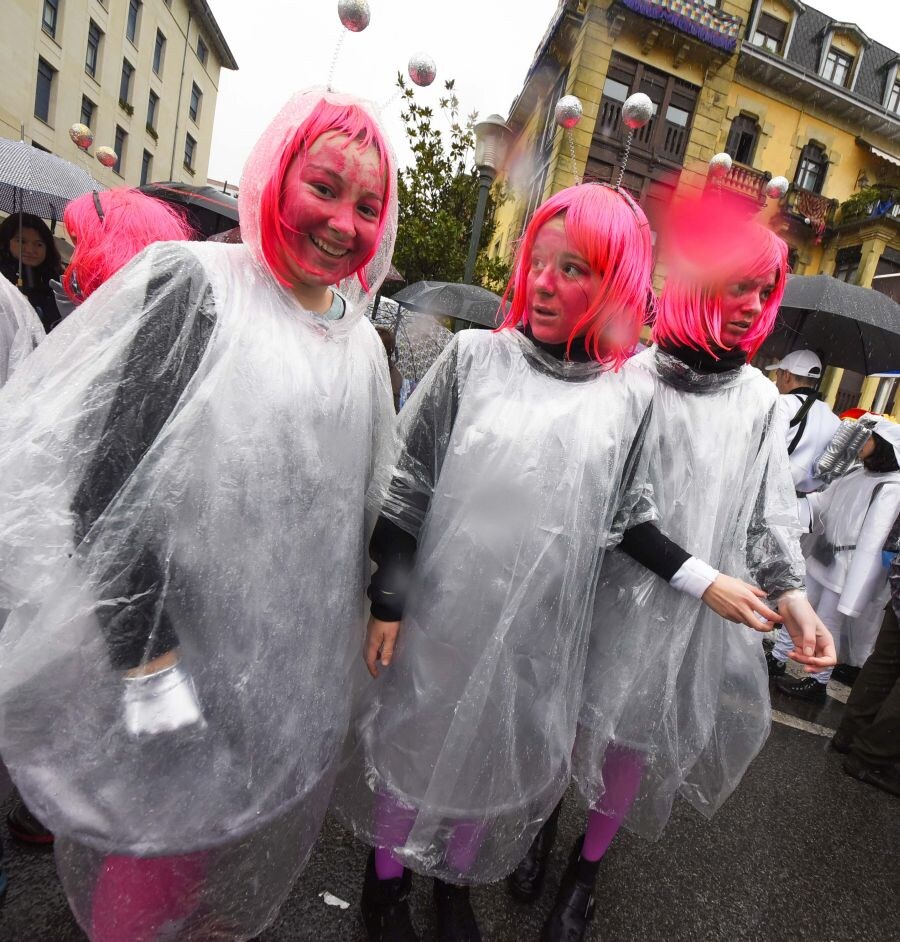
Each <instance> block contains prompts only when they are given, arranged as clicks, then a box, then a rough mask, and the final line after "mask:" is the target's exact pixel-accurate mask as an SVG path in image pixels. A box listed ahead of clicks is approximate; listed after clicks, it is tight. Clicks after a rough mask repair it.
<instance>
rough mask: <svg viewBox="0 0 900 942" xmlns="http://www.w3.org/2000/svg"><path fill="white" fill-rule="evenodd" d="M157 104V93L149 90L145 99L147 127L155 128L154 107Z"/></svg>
mask: <svg viewBox="0 0 900 942" xmlns="http://www.w3.org/2000/svg"><path fill="white" fill-rule="evenodd" d="M158 105H159V95H157V94H156V92H154V91H151V92H150V97H149V98H148V99H147V127H148V128H150V129H151V130H153V131H155V130H156V108H157V106H158Z"/></svg>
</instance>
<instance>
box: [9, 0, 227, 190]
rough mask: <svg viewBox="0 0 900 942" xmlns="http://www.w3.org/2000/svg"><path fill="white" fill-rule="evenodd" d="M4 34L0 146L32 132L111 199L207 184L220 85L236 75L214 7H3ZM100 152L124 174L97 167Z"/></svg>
mask: <svg viewBox="0 0 900 942" xmlns="http://www.w3.org/2000/svg"><path fill="white" fill-rule="evenodd" d="M3 31H4V38H3V43H4V56H3V59H4V61H3V76H4V79H3V83H2V85H0V136H2V137H7V138H14V139H18V138H19V136H20V133H21V131H22V129H23V128H24V135H25V140H26V141H29V142H31V143H33V144H35V145H36V146H38V147H41V148H43V149H45V150H48V151H52V152H53V153H55V154H57V155H59V156H60V157H64V158H66V159H67V160H70V161H72V162H74V163H78V164H79V165H80V166H82V167H84V168H85V169H86V170H88V171H89V172H90V173H91V174H92V175H93V176H94V177H95V178H96V179H97V180H99V181H100V182H101V183H103V184H105V185H106V186H110V187H112V186H122V185H123V184H129V185H132V186H138V185H140V184H141V183H143V182H147V181H149V180H182V181H185V182H191V183H205V182H206V172H207V167H208V163H209V151H210V142H211V139H212V127H213V119H214V117H215V110H216V97H217V95H218V89H219V74H220V72H221V70H222V69H223V68H226V69H236V68H237V63H236V62H235V59H234V56H233V55H232V53H231V51H230V50H229V48H228V44H227V43H226V42H225V38H224V36H223V35H222V32H221V30H220V29H219V26H218V24H217V23H216V20H215V18H214V17H213V15H212V11H211V10H210V8H209V5H208V4H207V3H206V0H3ZM76 122H81V123H83V124H87V125H88V126H89V127H90V128H91V130H92V131H93V132H94V147H92V148H91V149H90V151H89V153H88V154H85V153H82V152H81V151H79V150H78V148H77V147H76V146H75V145H74V144H73V143H72V141H71V140H70V138H69V128H70V127H71V125H72V124H74V123H76ZM101 145H107V146H109V147H112V148H114V149H115V151H116V153H117V154H118V155H119V162H118V163H117V164H116V166H115V167H113V168H111V169H109V168H106V167H103V166H102V165H101V164H100V163H99V162H98V161H97V160H95V159H94V158H93V156H92V155H93V153H94V151H95V149H96V147H98V146H101Z"/></svg>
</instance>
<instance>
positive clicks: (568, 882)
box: [541, 837, 600, 942]
mask: <svg viewBox="0 0 900 942" xmlns="http://www.w3.org/2000/svg"><path fill="white" fill-rule="evenodd" d="M583 842H584V838H583V837H579V838H578V840H577V841H576V842H575V846H574V847H573V848H572V854H571V856H570V857H569V866H568V867H566V872H565V873H564V874H563V878H562V882H561V883H560V885H559V892H558V893H557V894H556V903H555V904H554V906H553V909H552V910H550V915H549V916H548V917H547V921H546V922H545V923H544V928H543V930H542V932H541V942H581V940H582V939H583V938H584V934H585V932H586V931H587V927H588V925H589V924H590V922H591V920H592V919H593V918H594V884H595V883H596V882H597V870H598V869H599V867H600V862H599V861H593V860H585V859H584V858H583V857H582V856H581V845H582V843H583Z"/></svg>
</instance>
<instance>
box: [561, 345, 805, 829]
mask: <svg viewBox="0 0 900 942" xmlns="http://www.w3.org/2000/svg"><path fill="white" fill-rule="evenodd" d="M633 362H634V363H635V365H636V367H637V368H638V369H641V370H642V371H644V372H645V373H646V374H647V375H648V376H654V377H655V378H656V379H657V391H656V395H655V405H654V411H653V415H654V423H653V427H652V430H651V432H650V434H648V446H647V450H648V452H649V453H650V455H651V457H650V480H651V483H652V486H653V490H654V494H655V497H656V501H657V505H658V507H659V514H660V520H659V527H660V529H661V530H662V531H663V532H664V533H665V534H666V535H667V536H669V537H670V538H671V539H673V540H674V541H675V542H676V543H678V544H680V545H681V546H683V547H684V548H685V549H686V550H687V551H688V552H690V553H692V554H693V555H694V556H697V557H699V558H701V559H703V560H705V561H707V562H709V563H710V564H712V565H713V566H715V567H716V568H717V569H719V570H720V571H721V572H723V573H726V574H728V575H731V576H735V577H738V578H743V579H746V580H747V581H748V582H752V583H755V584H758V585H760V586H761V587H762V588H763V589H764V590H766V592H767V593H768V595H769V598H770V601H774V600H775V599H777V597H778V596H780V595H781V594H782V593H783V592H786V591H789V590H793V589H800V588H802V587H803V579H804V568H803V559H802V555H801V553H800V547H799V542H798V533H799V521H798V519H797V514H796V500H795V497H794V489H793V481H792V478H791V473H790V467H789V463H788V456H787V449H786V446H785V435H784V422H783V420H782V419H780V418H779V416H778V412H777V409H776V402H777V395H778V394H777V391H776V389H775V386H774V384H773V383H771V382H770V381H769V380H767V379H766V378H765V377H764V376H763V375H762V373H760V372H759V371H758V370H756V369H754V368H753V367H750V366H744V367H742V368H740V369H739V370H732V371H728V372H725V373H720V374H699V373H696V372H694V371H693V370H691V369H690V368H689V367H687V366H686V365H685V364H683V363H682V362H681V361H680V360H678V359H676V358H675V357H673V356H671V355H670V354H667V353H664V352H662V351H659V350H658V349H657V348H651V349H650V350H647V351H645V352H643V353H641V354H640V355H639V356H637V357H635V359H634V361H633ZM769 723H770V705H769V692H768V675H767V671H766V667H765V661H764V657H763V649H762V645H761V643H760V636H759V635H758V634H757V633H755V632H753V631H750V630H749V629H748V628H746V627H744V626H741V625H736V624H733V623H731V622H727V621H725V620H724V619H723V618H721V617H720V616H718V615H716V614H715V613H714V612H712V611H711V610H710V609H708V608H707V607H706V606H705V605H704V604H703V603H702V602H701V601H700V600H698V599H694V598H692V597H691V596H689V595H686V594H682V593H680V592H678V591H676V590H675V589H673V588H672V587H671V586H670V585H668V584H667V583H665V582H663V581H662V580H660V579H658V578H656V577H655V576H654V575H652V574H651V573H650V572H648V571H647V570H646V569H643V568H642V567H641V566H639V565H637V564H636V563H635V562H634V561H633V560H631V559H629V558H627V557H626V556H624V554H622V553H619V552H617V553H613V554H611V555H610V556H609V557H607V561H606V564H605V566H604V570H603V573H602V574H601V585H600V588H599V590H598V592H597V596H596V601H595V606H594V625H593V631H592V635H591V644H590V653H589V657H588V663H587V670H586V673H585V689H584V705H583V708H582V711H581V718H580V725H579V731H578V738H577V743H576V749H575V758H574V777H575V780H576V782H577V784H578V787H579V789H580V790H581V792H582V794H583V796H584V798H585V799H586V800H587V802H588V804H590V805H594V804H595V803H598V802H599V807H600V810H602V809H603V803H602V797H603V794H604V792H605V788H606V784H605V776H606V775H614V774H616V770H617V768H618V767H619V766H621V765H622V763H623V762H624V763H628V764H630V765H631V766H632V767H634V766H635V765H637V766H639V767H640V768H641V769H642V773H641V786H640V790H639V792H638V796H637V799H636V801H635V803H634V805H633V806H632V807H631V810H630V812H629V814H628V816H627V817H626V818H625V822H624V823H625V826H626V827H628V828H629V829H630V830H632V831H635V832H636V833H638V834H640V835H642V836H644V837H648V838H656V837H658V836H659V834H660V833H661V832H662V829H663V828H664V827H665V824H666V822H667V820H668V818H669V814H670V812H671V808H672V804H673V801H674V798H675V795H676V794H679V793H680V794H681V795H682V796H683V797H684V798H686V799H687V800H688V801H689V802H690V803H691V804H692V805H693V806H694V807H695V808H697V810H699V811H700V812H701V813H702V814H704V815H707V816H709V815H712V814H713V813H714V812H715V811H716V809H717V808H719V807H720V806H721V804H722V803H723V802H724V801H725V799H726V798H727V797H728V796H729V795H730V794H731V792H732V791H733V790H734V788H735V787H736V786H737V784H738V783H739V782H740V780H741V777H742V776H743V774H744V772H745V771H746V769H747V766H748V765H749V764H750V762H751V761H752V760H753V758H754V757H755V756H756V754H757V753H758V752H759V750H760V749H761V748H762V746H763V743H764V742H765V740H766V737H767V735H768V730H769Z"/></svg>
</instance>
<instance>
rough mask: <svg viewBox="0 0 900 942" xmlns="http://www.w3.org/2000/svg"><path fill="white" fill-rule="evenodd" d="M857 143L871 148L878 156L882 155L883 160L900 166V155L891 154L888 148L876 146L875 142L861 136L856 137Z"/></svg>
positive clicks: (868, 148)
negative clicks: (871, 142)
mask: <svg viewBox="0 0 900 942" xmlns="http://www.w3.org/2000/svg"><path fill="white" fill-rule="evenodd" d="M856 143H857V144H859V145H860V147H865V148H866V149H867V150H870V151H871V152H872V153H873V154H874V155H875V156H876V157H880V158H881V159H882V160H886V161H887V162H888V163H889V164H894V165H895V166H897V167H900V157H897V156H895V155H894V154H890V153H888V152H887V151H886V150H882V149H881V148H880V147H876V146H875V145H874V144H870V143H869V142H868V141H866V140H864V139H863V138H861V137H858V138H857V139H856Z"/></svg>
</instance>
